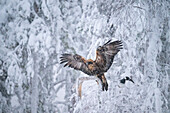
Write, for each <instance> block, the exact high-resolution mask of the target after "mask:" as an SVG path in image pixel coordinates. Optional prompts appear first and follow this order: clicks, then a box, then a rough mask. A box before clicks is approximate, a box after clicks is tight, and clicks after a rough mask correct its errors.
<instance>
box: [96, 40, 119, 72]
mask: <svg viewBox="0 0 170 113" xmlns="http://www.w3.org/2000/svg"><path fill="white" fill-rule="evenodd" d="M120 49H122V42H121V41H114V42H111V40H109V41H108V42H107V43H105V44H104V45H103V46H99V47H98V48H97V51H96V60H95V62H96V63H97V64H98V66H100V67H101V69H103V71H104V72H106V71H107V70H108V69H109V68H110V66H111V65H112V63H113V59H114V57H115V55H116V54H117V53H118V52H119V51H120Z"/></svg>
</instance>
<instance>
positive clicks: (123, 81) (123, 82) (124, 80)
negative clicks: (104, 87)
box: [120, 77, 134, 84]
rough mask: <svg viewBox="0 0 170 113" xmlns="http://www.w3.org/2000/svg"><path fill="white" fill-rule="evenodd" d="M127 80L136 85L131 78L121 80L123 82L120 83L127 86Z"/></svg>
mask: <svg viewBox="0 0 170 113" xmlns="http://www.w3.org/2000/svg"><path fill="white" fill-rule="evenodd" d="M126 80H129V81H131V82H132V83H134V81H133V80H132V79H131V78H129V77H125V78H123V79H121V80H120V83H122V84H125V83H126Z"/></svg>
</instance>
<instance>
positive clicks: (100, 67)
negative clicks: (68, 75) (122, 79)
mask: <svg viewBox="0 0 170 113" xmlns="http://www.w3.org/2000/svg"><path fill="white" fill-rule="evenodd" d="M120 49H122V42H121V41H114V42H112V41H111V40H109V41H108V42H107V43H105V44H104V45H103V46H99V47H98V48H97V50H96V60H95V61H93V60H92V59H88V60H86V59H85V58H83V57H82V56H80V55H78V54H75V55H72V54H62V56H61V57H60V60H61V64H62V63H65V65H64V67H65V66H68V67H71V68H74V69H76V70H80V71H82V72H84V73H86V74H88V75H90V76H93V75H96V76H97V77H98V78H99V79H100V80H101V82H102V90H103V91H104V89H105V90H106V91H107V90H108V84H107V80H106V78H105V76H104V73H105V72H107V71H108V69H109V68H110V67H111V65H112V63H113V59H114V57H115V55H116V54H117V53H118V52H119V51H120Z"/></svg>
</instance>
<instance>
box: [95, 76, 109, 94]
mask: <svg viewBox="0 0 170 113" xmlns="http://www.w3.org/2000/svg"><path fill="white" fill-rule="evenodd" d="M97 77H98V78H99V79H100V80H101V82H102V90H103V91H104V90H106V91H107V90H108V83H107V80H106V78H105V76H104V74H102V75H97Z"/></svg>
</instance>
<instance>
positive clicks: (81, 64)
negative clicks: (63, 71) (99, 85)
mask: <svg viewBox="0 0 170 113" xmlns="http://www.w3.org/2000/svg"><path fill="white" fill-rule="evenodd" d="M60 61H61V62H60V63H61V64H62V63H65V65H64V67H65V66H68V67H71V68H74V69H76V70H80V71H82V72H84V73H86V74H88V75H92V73H91V71H90V70H89V69H88V66H87V64H86V61H87V60H86V59H85V58H83V57H82V56H80V55H78V54H75V55H72V54H62V56H61V57H60Z"/></svg>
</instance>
